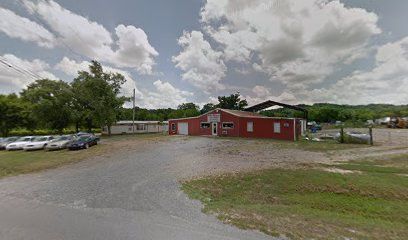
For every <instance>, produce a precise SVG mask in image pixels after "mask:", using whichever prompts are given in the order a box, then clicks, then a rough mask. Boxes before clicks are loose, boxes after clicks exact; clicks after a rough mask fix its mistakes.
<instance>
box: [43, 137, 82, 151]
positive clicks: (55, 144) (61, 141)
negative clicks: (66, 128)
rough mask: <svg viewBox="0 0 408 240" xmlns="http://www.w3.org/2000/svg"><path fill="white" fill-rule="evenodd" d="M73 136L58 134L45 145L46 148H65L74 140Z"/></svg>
mask: <svg viewBox="0 0 408 240" xmlns="http://www.w3.org/2000/svg"><path fill="white" fill-rule="evenodd" d="M75 139H76V138H75V136H72V135H63V136H59V137H57V138H56V139H54V140H52V141H51V142H50V143H48V144H47V146H45V149H46V150H60V149H65V148H67V147H68V145H70V144H71V143H72V142H73V141H75Z"/></svg>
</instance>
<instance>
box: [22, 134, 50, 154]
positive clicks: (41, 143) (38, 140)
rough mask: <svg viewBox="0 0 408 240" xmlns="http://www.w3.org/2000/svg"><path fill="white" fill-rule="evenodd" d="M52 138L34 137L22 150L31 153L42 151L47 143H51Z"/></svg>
mask: <svg viewBox="0 0 408 240" xmlns="http://www.w3.org/2000/svg"><path fill="white" fill-rule="evenodd" d="M53 139H54V137H53V136H39V137H35V138H34V139H33V140H32V141H31V142H29V143H27V144H26V145H25V146H24V147H23V149H24V150H25V151H31V150H41V149H44V148H45V146H47V144H48V143H49V142H51V140H53Z"/></svg>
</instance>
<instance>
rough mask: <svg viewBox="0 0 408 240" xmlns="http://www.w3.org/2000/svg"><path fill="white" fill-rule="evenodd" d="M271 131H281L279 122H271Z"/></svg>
mask: <svg viewBox="0 0 408 240" xmlns="http://www.w3.org/2000/svg"><path fill="white" fill-rule="evenodd" d="M273 132H274V133H280V132H281V124H280V122H276V123H273Z"/></svg>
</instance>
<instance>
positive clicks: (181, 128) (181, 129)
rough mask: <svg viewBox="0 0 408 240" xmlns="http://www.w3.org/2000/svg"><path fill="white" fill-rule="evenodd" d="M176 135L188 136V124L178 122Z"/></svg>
mask: <svg viewBox="0 0 408 240" xmlns="http://www.w3.org/2000/svg"><path fill="white" fill-rule="evenodd" d="M177 133H178V134H180V135H188V122H180V123H179V124H178V126H177Z"/></svg>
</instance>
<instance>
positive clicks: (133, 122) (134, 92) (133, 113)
mask: <svg viewBox="0 0 408 240" xmlns="http://www.w3.org/2000/svg"><path fill="white" fill-rule="evenodd" d="M135 101H136V89H135V88H133V112H132V133H133V134H135V107H136V106H135Z"/></svg>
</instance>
